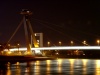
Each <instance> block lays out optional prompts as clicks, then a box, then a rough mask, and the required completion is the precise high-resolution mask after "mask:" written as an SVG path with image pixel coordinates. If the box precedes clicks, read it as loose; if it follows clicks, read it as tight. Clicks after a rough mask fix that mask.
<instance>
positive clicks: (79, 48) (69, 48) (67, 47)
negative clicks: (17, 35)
mask: <svg viewBox="0 0 100 75" xmlns="http://www.w3.org/2000/svg"><path fill="white" fill-rule="evenodd" d="M76 49H78V50H100V46H59V47H37V48H31V50H76ZM16 50H18V48H13V49H10V51H16ZM19 50H20V51H26V50H27V48H19Z"/></svg>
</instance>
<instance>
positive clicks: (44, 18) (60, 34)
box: [0, 0, 100, 44]
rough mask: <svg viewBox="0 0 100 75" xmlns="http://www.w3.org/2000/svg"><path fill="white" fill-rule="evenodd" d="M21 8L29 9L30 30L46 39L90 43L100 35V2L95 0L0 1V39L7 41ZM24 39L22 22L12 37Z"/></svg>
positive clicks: (15, 25)
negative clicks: (30, 14)
mask: <svg viewBox="0 0 100 75" xmlns="http://www.w3.org/2000/svg"><path fill="white" fill-rule="evenodd" d="M22 9H29V10H30V11H32V12H33V15H32V16H31V18H30V21H31V24H32V27H33V31H34V32H43V33H44V42H46V41H47V40H49V41H51V42H53V43H56V42H57V41H59V40H60V41H63V42H64V43H66V44H67V43H68V42H69V41H70V40H74V41H75V42H76V43H81V41H83V40H87V41H88V42H89V43H90V44H93V43H94V44H95V41H96V40H97V39H99V38H100V1H96V0H94V1H93V0H77V1H76V0H66V1H65V0H45V1H44V0H13V1H11V0H9V1H7V0H2V1H0V42H1V43H5V42H7V41H8V40H9V38H10V37H11V35H12V34H13V32H14V30H15V29H16V27H17V26H18V24H19V23H20V21H21V19H22V17H23V16H22V15H20V12H21V10H22ZM12 41H13V42H16V41H20V42H21V43H23V42H24V30H23V25H22V26H21V28H20V29H19V31H18V32H17V34H16V35H15V37H14V38H13V39H12Z"/></svg>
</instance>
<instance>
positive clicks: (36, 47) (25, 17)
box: [4, 10, 100, 54]
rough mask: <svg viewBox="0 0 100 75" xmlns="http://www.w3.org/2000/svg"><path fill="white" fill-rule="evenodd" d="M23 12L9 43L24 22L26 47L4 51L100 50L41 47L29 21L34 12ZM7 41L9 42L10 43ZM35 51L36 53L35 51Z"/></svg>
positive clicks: (95, 47)
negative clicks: (30, 38)
mask: <svg viewBox="0 0 100 75" xmlns="http://www.w3.org/2000/svg"><path fill="white" fill-rule="evenodd" d="M21 14H22V15H23V19H22V21H21V23H20V24H19V26H18V28H17V29H16V30H15V32H14V34H13V35H12V36H11V38H10V39H9V41H8V43H9V42H10V40H11V39H12V38H13V36H14V35H15V33H16V32H17V30H18V29H19V27H20V26H21V25H22V23H24V30H25V38H26V46H27V47H26V48H12V49H9V50H7V49H5V50H4V51H9V52H10V51H26V52H27V53H30V54H31V52H32V51H35V52H41V51H43V50H100V46H55V47H39V44H38V42H37V40H36V38H35V33H34V32H33V29H32V27H31V23H30V21H29V16H30V15H31V14H32V12H30V11H28V10H22V12H21ZM28 28H29V30H30V33H31V36H32V42H33V44H34V48H32V47H31V45H30V42H29V36H28ZM8 43H7V44H8ZM35 52H34V53H35Z"/></svg>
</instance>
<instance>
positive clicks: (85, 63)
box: [82, 59, 88, 75]
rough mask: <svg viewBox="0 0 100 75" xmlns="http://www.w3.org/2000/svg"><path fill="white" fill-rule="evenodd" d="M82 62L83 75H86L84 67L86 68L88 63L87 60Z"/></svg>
mask: <svg viewBox="0 0 100 75" xmlns="http://www.w3.org/2000/svg"><path fill="white" fill-rule="evenodd" d="M82 62H83V75H86V74H87V72H86V71H87V68H86V66H87V62H88V60H87V59H82Z"/></svg>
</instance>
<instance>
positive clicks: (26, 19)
mask: <svg viewBox="0 0 100 75" xmlns="http://www.w3.org/2000/svg"><path fill="white" fill-rule="evenodd" d="M20 14H22V15H23V22H24V31H25V38H26V46H27V54H31V44H30V42H29V36H28V28H29V31H30V33H31V35H32V38H33V40H32V41H33V43H34V46H35V47H39V46H38V44H37V41H36V38H35V33H34V32H33V29H32V26H31V23H30V20H29V16H30V15H32V12H31V11H29V10H27V9H23V10H22V11H21V13H20Z"/></svg>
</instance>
